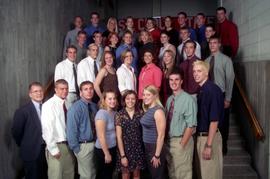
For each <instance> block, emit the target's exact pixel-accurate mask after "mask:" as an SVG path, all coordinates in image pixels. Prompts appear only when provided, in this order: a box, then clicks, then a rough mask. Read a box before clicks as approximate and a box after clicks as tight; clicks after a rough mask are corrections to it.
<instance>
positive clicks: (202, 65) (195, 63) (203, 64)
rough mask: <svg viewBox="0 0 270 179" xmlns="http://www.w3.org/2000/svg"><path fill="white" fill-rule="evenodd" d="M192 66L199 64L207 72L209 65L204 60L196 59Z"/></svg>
mask: <svg viewBox="0 0 270 179" xmlns="http://www.w3.org/2000/svg"><path fill="white" fill-rule="evenodd" d="M194 66H201V67H203V69H204V70H205V71H206V72H207V73H208V72H209V69H210V65H209V63H207V62H205V61H201V60H196V61H195V62H193V67H194Z"/></svg>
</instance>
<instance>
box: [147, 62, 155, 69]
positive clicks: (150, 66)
mask: <svg viewBox="0 0 270 179" xmlns="http://www.w3.org/2000/svg"><path fill="white" fill-rule="evenodd" d="M155 66H156V65H155V64H154V63H150V64H148V65H145V69H149V68H154V67H155Z"/></svg>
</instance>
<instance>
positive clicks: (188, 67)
mask: <svg viewBox="0 0 270 179" xmlns="http://www.w3.org/2000/svg"><path fill="white" fill-rule="evenodd" d="M196 60H199V58H198V57H196V56H195V55H194V56H193V57H192V58H191V59H186V60H184V61H183V62H182V63H181V64H180V68H181V69H182V70H183V72H184V80H183V84H182V88H183V90H184V91H185V92H187V93H189V94H197V93H198V92H199V89H200V86H199V84H198V83H196V82H195V80H194V77H193V62H195V61H196Z"/></svg>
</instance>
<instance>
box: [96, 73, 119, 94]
mask: <svg viewBox="0 0 270 179" xmlns="http://www.w3.org/2000/svg"><path fill="white" fill-rule="evenodd" d="M106 71H107V76H105V77H104V78H103V79H102V82H101V84H100V90H101V92H103V91H114V92H115V93H116V94H117V95H119V90H118V81H117V75H116V73H115V74H112V73H110V72H109V71H108V70H107V69H106Z"/></svg>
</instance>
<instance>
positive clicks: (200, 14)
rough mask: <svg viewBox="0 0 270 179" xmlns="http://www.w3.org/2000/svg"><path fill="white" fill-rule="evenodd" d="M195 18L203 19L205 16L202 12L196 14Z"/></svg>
mask: <svg viewBox="0 0 270 179" xmlns="http://www.w3.org/2000/svg"><path fill="white" fill-rule="evenodd" d="M196 16H203V18H205V14H204V13H202V12H199V13H197V15H196Z"/></svg>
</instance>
